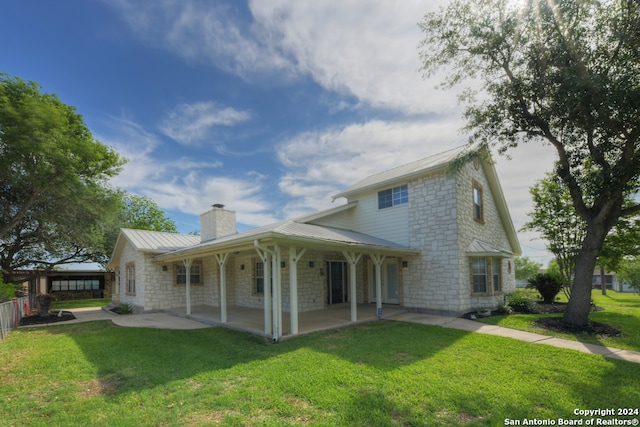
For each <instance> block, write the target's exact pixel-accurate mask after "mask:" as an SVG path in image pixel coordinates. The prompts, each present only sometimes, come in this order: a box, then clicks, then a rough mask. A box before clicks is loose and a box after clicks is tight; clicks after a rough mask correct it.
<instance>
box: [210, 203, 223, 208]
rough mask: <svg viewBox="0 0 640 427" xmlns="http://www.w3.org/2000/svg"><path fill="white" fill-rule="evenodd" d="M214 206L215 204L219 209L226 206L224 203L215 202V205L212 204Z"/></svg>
mask: <svg viewBox="0 0 640 427" xmlns="http://www.w3.org/2000/svg"><path fill="white" fill-rule="evenodd" d="M212 206H213V207H214V208H217V209H222V208H224V205H223V204H222V203H216V204H214V205H212Z"/></svg>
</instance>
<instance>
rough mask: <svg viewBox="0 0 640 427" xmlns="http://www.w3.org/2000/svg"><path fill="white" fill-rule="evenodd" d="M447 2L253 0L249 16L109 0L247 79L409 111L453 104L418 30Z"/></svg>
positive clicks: (169, 43) (180, 51)
mask: <svg viewBox="0 0 640 427" xmlns="http://www.w3.org/2000/svg"><path fill="white" fill-rule="evenodd" d="M443 3H445V2H444V0H439V1H434V2H427V3H425V2H424V1H420V0H403V1H402V2H371V1H344V0H323V1H316V2H309V1H298V0H252V1H250V3H249V8H250V11H251V13H252V14H253V18H254V21H251V22H247V20H246V18H243V17H241V14H240V12H238V11H237V10H235V9H234V8H231V7H225V6H221V5H220V4H219V3H216V2H198V1H195V0H183V1H180V2H172V1H169V0H163V1H160V0H158V1H154V2H153V3H146V2H144V1H139V0H136V1H133V0H111V1H109V4H111V5H112V6H113V7H115V8H116V9H117V10H118V11H120V13H121V15H122V17H123V19H124V20H125V21H126V22H127V23H128V24H129V26H130V27H131V29H132V31H133V32H134V33H135V34H136V35H137V36H138V37H139V38H140V39H141V40H143V41H144V42H146V43H148V44H151V45H153V46H157V47H161V48H164V49H168V50H170V51H171V52H173V53H174V54H176V55H178V56H180V57H183V58H185V59H188V60H192V61H198V62H201V63H202V62H203V63H208V64H210V65H212V66H215V67H217V68H219V69H222V70H225V71H227V72H229V73H232V74H234V75H238V76H240V77H242V78H244V79H246V80H263V79H264V78H265V77H266V78H268V79H270V80H271V83H273V81H274V80H279V81H287V80H289V79H291V78H293V77H295V76H300V75H309V76H311V77H312V78H313V80H314V81H316V82H317V83H318V84H319V85H320V86H322V87H323V88H325V89H326V90H329V91H332V92H336V93H339V94H342V95H348V96H355V97H356V98H357V99H358V100H359V101H360V102H361V103H364V104H368V105H372V106H374V107H380V108H385V109H391V110H397V111H401V112H403V113H407V114H423V113H434V112H435V113H447V114H448V113H452V112H456V111H458V110H459V107H458V105H457V101H456V96H455V94H454V93H452V92H451V91H447V92H445V91H442V90H436V89H435V88H434V86H436V85H437V84H438V83H440V82H441V81H442V79H440V78H438V77H437V76H436V77H435V78H433V79H431V80H429V81H424V80H423V79H422V75H421V74H422V73H421V72H420V71H419V70H420V67H421V64H420V60H419V49H418V45H419V43H420V41H421V40H422V39H423V35H422V33H421V31H420V29H419V27H418V22H420V21H421V19H422V17H423V16H424V14H425V13H427V12H429V11H431V10H434V9H436V8H437V7H438V6H439V5H440V4H443Z"/></svg>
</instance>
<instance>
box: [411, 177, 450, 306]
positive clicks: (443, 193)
mask: <svg viewBox="0 0 640 427" xmlns="http://www.w3.org/2000/svg"><path fill="white" fill-rule="evenodd" d="M408 189H409V236H410V243H409V245H410V246H411V247H412V248H416V249H422V253H421V254H420V255H417V256H414V257H407V262H408V267H407V268H404V269H402V271H403V282H404V286H403V287H401V290H402V300H401V301H400V304H401V305H403V306H405V307H408V308H416V309H420V310H424V309H426V310H433V311H441V312H448V311H457V310H458V308H459V306H458V304H457V300H458V299H459V297H460V289H459V277H460V276H459V265H458V253H459V248H458V240H457V234H458V226H457V223H456V220H455V219H456V217H457V216H458V206H457V204H456V196H457V189H456V179H455V177H454V176H450V175H447V174H445V173H441V174H437V175H432V176H427V177H423V178H420V179H418V180H415V181H413V182H410V183H409V185H408Z"/></svg>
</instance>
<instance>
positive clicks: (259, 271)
mask: <svg viewBox="0 0 640 427" xmlns="http://www.w3.org/2000/svg"><path fill="white" fill-rule="evenodd" d="M255 291H256V293H257V294H264V263H263V262H261V261H258V262H256V264H255Z"/></svg>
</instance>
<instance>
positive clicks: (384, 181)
mask: <svg viewBox="0 0 640 427" xmlns="http://www.w3.org/2000/svg"><path fill="white" fill-rule="evenodd" d="M477 149H478V147H476V146H469V145H463V146H461V147H456V148H453V149H451V150H448V151H445V152H443V153H439V154H435V155H433V156H430V157H426V158H424V159H420V160H416V161H415V162H411V163H408V164H406V165H402V166H398V167H395V168H393V169H389V170H387V171H384V172H380V173H377V174H375V175H371V176H369V177H367V178H365V179H363V180H361V181H358V182H356V183H355V184H353V185H352V186H350V187H348V188H347V189H346V190H343V191H341V192H340V193H338V194H336V195H334V196H332V198H333V200H335V199H338V198H340V197H347V198H348V197H349V196H351V195H354V194H356V193H361V192H363V191H367V190H372V189H374V188H375V189H382V187H388V186H391V185H393V184H395V183H398V182H401V181H406V180H407V179H409V178H412V177H414V176H419V175H425V174H427V173H433V172H437V171H440V170H444V169H445V168H446V167H447V166H448V165H449V163H451V162H452V161H453V160H456V159H457V158H458V157H460V155H462V154H465V153H467V152H470V151H476V150H477Z"/></svg>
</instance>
